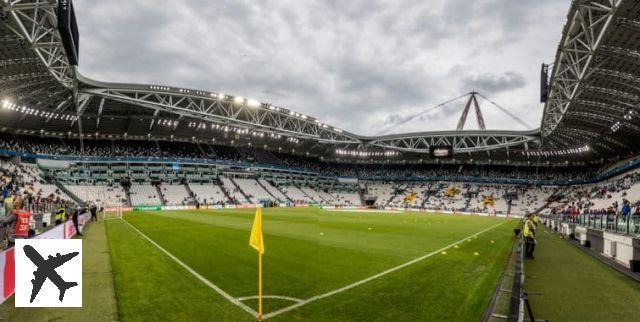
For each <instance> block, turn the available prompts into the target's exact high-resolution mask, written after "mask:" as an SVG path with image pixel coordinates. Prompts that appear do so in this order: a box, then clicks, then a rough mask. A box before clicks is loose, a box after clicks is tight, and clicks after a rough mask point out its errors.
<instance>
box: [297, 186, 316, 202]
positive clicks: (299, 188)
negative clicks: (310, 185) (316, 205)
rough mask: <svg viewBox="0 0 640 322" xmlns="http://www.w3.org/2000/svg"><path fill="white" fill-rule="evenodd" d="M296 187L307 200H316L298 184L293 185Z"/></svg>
mask: <svg viewBox="0 0 640 322" xmlns="http://www.w3.org/2000/svg"><path fill="white" fill-rule="evenodd" d="M295 187H296V188H298V190H300V192H302V194H303V195H305V196H306V197H307V198H309V200H311V201H313V202H318V201H316V200H315V199H313V198H311V196H310V195H309V194H308V193H306V192H305V191H304V190H302V188H301V187H300V186H295Z"/></svg>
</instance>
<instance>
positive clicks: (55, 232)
mask: <svg viewBox="0 0 640 322" xmlns="http://www.w3.org/2000/svg"><path fill="white" fill-rule="evenodd" d="M33 238H35V239H64V225H58V226H55V227H53V228H51V229H49V230H47V231H45V232H44V233H42V234H40V235H36V236H35V237H33Z"/></svg>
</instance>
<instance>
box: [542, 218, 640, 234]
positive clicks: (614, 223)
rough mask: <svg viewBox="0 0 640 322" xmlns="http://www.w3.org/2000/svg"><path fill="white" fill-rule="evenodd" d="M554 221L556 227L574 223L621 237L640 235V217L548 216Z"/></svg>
mask: <svg viewBox="0 0 640 322" xmlns="http://www.w3.org/2000/svg"><path fill="white" fill-rule="evenodd" d="M547 218H550V219H551V220H554V221H555V223H556V226H559V224H560V223H572V224H576V225H579V226H582V227H586V228H593V229H599V230H603V231H608V232H613V233H617V234H621V235H639V234H640V216H636V215H628V216H621V215H616V214H582V215H562V214H557V215H547Z"/></svg>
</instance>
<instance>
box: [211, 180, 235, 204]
mask: <svg viewBox="0 0 640 322" xmlns="http://www.w3.org/2000/svg"><path fill="white" fill-rule="evenodd" d="M215 184H216V185H218V187H219V188H220V190H222V193H224V196H225V197H226V198H227V201H228V202H232V200H233V199H232V198H231V195H230V194H229V191H227V188H225V187H224V185H223V184H222V181H221V180H220V177H216V180H215Z"/></svg>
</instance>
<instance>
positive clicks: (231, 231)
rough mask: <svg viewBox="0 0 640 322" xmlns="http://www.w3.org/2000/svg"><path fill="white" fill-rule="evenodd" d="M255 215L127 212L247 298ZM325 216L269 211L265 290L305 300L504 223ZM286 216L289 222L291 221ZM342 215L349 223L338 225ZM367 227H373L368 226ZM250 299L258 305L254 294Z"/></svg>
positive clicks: (271, 305)
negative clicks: (251, 232)
mask: <svg viewBox="0 0 640 322" xmlns="http://www.w3.org/2000/svg"><path fill="white" fill-rule="evenodd" d="M252 214H253V212H252V211H215V212H210V211H189V212H156V213H153V214H145V213H132V214H126V216H125V218H126V219H127V220H129V221H130V222H131V223H132V224H133V225H134V226H136V227H137V228H138V229H140V230H141V231H142V232H143V233H145V234H146V235H147V236H149V238H151V239H153V240H154V241H155V242H156V243H158V244H159V245H161V246H162V247H163V248H165V249H166V250H167V251H168V252H170V253H172V254H173V255H174V256H176V257H178V258H179V259H180V260H181V261H183V262H184V263H185V264H187V265H188V266H189V267H191V268H193V269H194V270H195V271H197V272H198V273H199V274H200V275H202V276H203V277H205V278H206V279H207V280H210V281H211V282H213V283H215V284H216V285H218V286H219V287H220V288H221V289H223V290H224V291H225V292H227V293H229V294H230V295H232V296H235V297H247V296H254V295H255V294H256V289H255V288H256V281H255V278H256V275H257V268H256V266H257V265H256V262H257V258H256V254H255V252H254V251H253V250H252V249H250V248H249V247H248V245H247V244H248V236H249V235H248V232H249V227H250V225H251V224H250V221H251V219H252ZM326 214H327V212H321V211H318V210H313V209H302V210H301V209H293V210H292V209H266V210H265V239H266V243H267V254H266V255H265V294H269V295H280V296H291V297H295V298H302V299H307V298H310V297H313V296H315V295H317V294H323V293H327V292H331V291H332V290H335V289H338V288H340V287H343V286H345V285H349V284H351V283H353V282H354V281H358V280H362V279H364V278H367V277H369V276H373V275H375V274H378V273H380V272H383V271H384V270H386V269H389V268H390V267H395V266H397V265H399V264H402V263H405V262H407V261H408V260H411V259H413V258H416V257H418V256H415V255H416V254H419V255H424V254H426V253H429V252H433V251H434V250H436V249H438V248H440V247H443V246H446V245H449V244H451V243H452V242H455V241H456V240H458V239H460V238H462V237H464V236H468V235H471V234H473V233H476V232H479V231H481V230H483V229H486V228H488V227H491V226H492V225H495V224H496V223H499V222H504V221H501V220H498V219H494V218H481V217H469V216H464V217H463V216H451V215H426V214H368V213H367V214H361V213H347V214H342V213H338V214H336V215H333V214H331V215H326ZM300 217H304V218H300ZM287 220H291V222H292V223H291V224H288V223H287ZM341 221H343V222H344V225H340V222H341ZM314 222H316V224H314ZM200 223H202V225H199V224H200ZM505 226H511V225H505ZM369 227H373V229H372V230H371V231H369V230H368V228H369ZM171 228H175V229H171ZM496 230H497V228H496ZM501 230H502V229H501ZM508 230H510V228H509V229H508ZM321 231H325V235H324V236H321V235H319V232H321ZM282 232H284V233H283V234H281V233H282ZM310 234H313V235H314V236H315V237H312V236H309V235H310ZM503 237H505V238H506V239H507V240H508V239H509V237H510V234H509V233H508V232H507V233H506V234H504V236H503ZM110 238H111V236H110ZM402 240H404V241H405V242H404V243H402V242H401V241H402ZM388 244H393V245H400V247H401V249H396V250H395V251H397V252H394V250H393V247H390V246H388ZM354 245H360V246H358V247H360V248H362V249H358V247H355V246H354ZM369 245H370V246H371V247H369ZM394 247H397V246H394ZM372 249H373V250H372ZM505 254H506V251H505ZM114 257H117V256H114ZM116 260H117V259H114V261H116ZM165 261H166V260H165ZM425 262H431V261H425ZM420 266H421V265H420ZM407 269H408V268H407ZM402 271H404V270H402ZM398 273H399V272H396V273H394V274H390V275H389V276H394V275H396V274H398ZM443 274H444V273H443ZM389 278H390V277H389ZM381 279H382V278H381ZM386 279H388V277H385V278H384V280H386ZM371 283H374V284H377V283H376V282H374V281H372V282H371ZM200 284H201V286H203V285H202V283H200ZM367 284H368V283H367ZM418 284H420V283H418ZM363 287H364V285H362V286H360V287H358V288H357V289H353V290H349V291H348V292H344V294H351V293H355V294H359V293H360V292H359V291H358V290H359V289H360V288H363ZM489 291H490V289H489ZM342 295H343V294H339V295H336V296H340V297H341V296H342ZM487 299H488V298H487ZM327 300H328V299H323V300H322V301H317V302H315V303H311V304H310V305H309V306H315V305H316V303H324V302H325V301H327ZM246 303H247V304H249V305H251V306H254V305H253V304H254V303H253V300H248V301H246ZM291 304H292V302H287V301H282V300H275V299H274V300H271V301H270V300H267V301H265V307H266V309H265V311H266V312H274V311H277V310H278V309H281V308H284V307H287V306H290V305H291ZM305 307H306V306H305ZM163 309H164V308H163ZM298 311H303V312H306V311H307V309H301V310H300V309H298V310H294V311H292V312H289V313H286V314H283V315H282V316H289V315H292V316H298V315H299V313H297V312H298ZM480 314H481V313H480ZM244 315H247V316H248V314H246V313H244ZM221 317H224V315H222V316H221ZM280 317H281V316H278V318H280ZM305 318H308V317H306V316H305ZM216 320H225V319H224V318H216ZM236 320H237V319H236Z"/></svg>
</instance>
